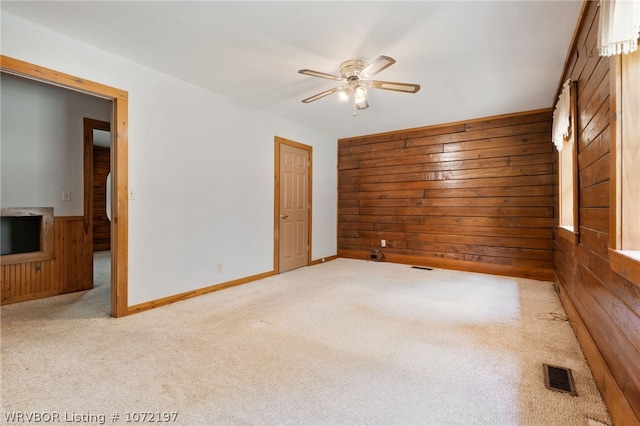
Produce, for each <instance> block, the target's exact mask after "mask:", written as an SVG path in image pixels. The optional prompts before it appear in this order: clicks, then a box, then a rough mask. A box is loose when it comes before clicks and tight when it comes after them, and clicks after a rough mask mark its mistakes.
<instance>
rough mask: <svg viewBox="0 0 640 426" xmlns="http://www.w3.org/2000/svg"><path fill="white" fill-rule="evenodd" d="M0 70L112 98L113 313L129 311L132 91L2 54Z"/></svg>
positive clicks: (118, 315) (104, 97)
mask: <svg viewBox="0 0 640 426" xmlns="http://www.w3.org/2000/svg"><path fill="white" fill-rule="evenodd" d="M0 71H1V72H3V73H8V74H13V75H17V76H21V77H25V78H29V79H32V80H35V81H39V82H42V83H46V84H52V85H56V86H60V87H64V88H67V89H71V90H75V91H78V92H81V93H86V94H89V95H92V96H97V97H100V98H103V99H107V100H111V101H112V107H113V111H112V114H111V117H112V128H111V131H112V134H113V136H112V143H113V145H112V155H111V160H110V161H111V176H112V185H111V186H112V191H111V194H112V200H113V206H112V209H111V212H112V225H111V230H110V233H111V253H112V255H111V316H114V317H121V316H125V315H127V313H128V312H127V311H128V297H127V294H128V288H127V285H128V262H129V259H128V243H129V241H128V223H129V219H128V209H129V204H128V114H129V113H128V111H129V103H128V102H129V101H128V97H129V95H128V93H127V92H126V91H124V90H120V89H116V88H113V87H109V86H106V85H103V84H100V83H95V82H92V81H89V80H85V79H83V78H80V77H76V76H73V75H69V74H64V73H61V72H58V71H55V70H51V69H48V68H44V67H41V66H38V65H34V64H30V63H28V62H24V61H20V60H18V59H14V58H11V57H8V56H4V55H0Z"/></svg>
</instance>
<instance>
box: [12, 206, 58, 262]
mask: <svg viewBox="0 0 640 426" xmlns="http://www.w3.org/2000/svg"><path fill="white" fill-rule="evenodd" d="M2 216H42V223H41V224H40V244H41V247H40V248H41V249H42V250H41V251H37V252H32V253H20V254H7V255H4V256H1V257H0V259H1V260H2V264H3V265H15V264H17V263H27V262H39V261H43V260H51V259H53V258H54V236H53V234H54V229H53V227H54V220H55V219H54V216H53V207H21V208H15V207H9V208H3V209H2Z"/></svg>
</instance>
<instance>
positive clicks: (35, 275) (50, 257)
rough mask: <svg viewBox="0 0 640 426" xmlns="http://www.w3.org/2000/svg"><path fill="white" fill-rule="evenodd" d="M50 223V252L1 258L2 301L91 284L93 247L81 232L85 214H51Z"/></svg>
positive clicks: (91, 285) (84, 286) (54, 292)
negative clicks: (56, 215) (52, 215)
mask: <svg viewBox="0 0 640 426" xmlns="http://www.w3.org/2000/svg"><path fill="white" fill-rule="evenodd" d="M50 226H51V232H50V236H49V237H47V238H49V239H50V242H49V243H48V244H49V245H48V246H47V250H50V253H40V254H38V253H25V254H19V255H10V256H2V258H0V262H1V263H2V266H1V272H0V279H1V280H2V281H1V282H0V289H1V296H0V302H1V304H3V305H5V304H10V303H16V302H24V301H27V300H34V299H40V298H43V297H49V296H55V295H59V294H64V293H71V292H75V291H81V290H89V289H91V288H93V250H92V246H91V240H90V239H89V238H87V235H86V234H85V232H84V218H83V217H82V216H59V217H52V218H51V219H50ZM38 256H40V257H38Z"/></svg>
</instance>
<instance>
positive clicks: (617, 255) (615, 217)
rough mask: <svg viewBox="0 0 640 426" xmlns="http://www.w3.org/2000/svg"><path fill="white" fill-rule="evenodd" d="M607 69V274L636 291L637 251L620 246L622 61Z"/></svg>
mask: <svg viewBox="0 0 640 426" xmlns="http://www.w3.org/2000/svg"><path fill="white" fill-rule="evenodd" d="M610 61H611V62H610V64H611V69H610V75H611V76H610V78H611V88H612V89H613V90H612V91H611V99H610V104H611V111H612V112H613V113H612V114H611V123H610V125H609V127H610V132H611V147H610V154H609V155H610V161H611V178H610V179H611V185H610V187H611V195H610V196H611V202H610V212H609V221H610V222H609V264H610V267H611V270H612V271H613V272H615V273H616V274H618V275H620V276H622V277H624V278H625V279H627V280H628V281H630V282H631V283H633V284H635V285H636V286H638V287H640V250H623V249H622V248H621V246H622V226H621V223H622V209H621V204H622V196H619V194H620V193H621V192H622V176H621V175H622V158H621V156H620V155H619V153H620V152H622V134H623V132H622V57H621V55H616V56H612V57H611V59H610Z"/></svg>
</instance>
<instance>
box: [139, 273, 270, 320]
mask: <svg viewBox="0 0 640 426" xmlns="http://www.w3.org/2000/svg"><path fill="white" fill-rule="evenodd" d="M272 275H275V272H274V271H268V272H263V273H261V274H256V275H251V276H249V277H244V278H239V279H237V280H233V281H227V282H224V283H221V284H214V285H212V286H208V287H204V288H200V289H197V290H193V291H187V292H185V293H180V294H176V295H173V296H168V297H163V298H162V299H156V300H152V301H149V302H144V303H140V304H138V305H133V306H129V309H128V310H127V315H131V314H137V313H139V312H143V311H148V310H149V309H154V308H159V307H160V306H165V305H169V304H171V303H174V302H179V301H181V300H187V299H191V298H192V297H197V296H202V295H203V294H207V293H212V292H214V291H220V290H224V289H225V288H230V287H235V286H238V285H242V284H246V283H249V282H251V281H257V280H261V279H263V278H267V277H270V276H272Z"/></svg>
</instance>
